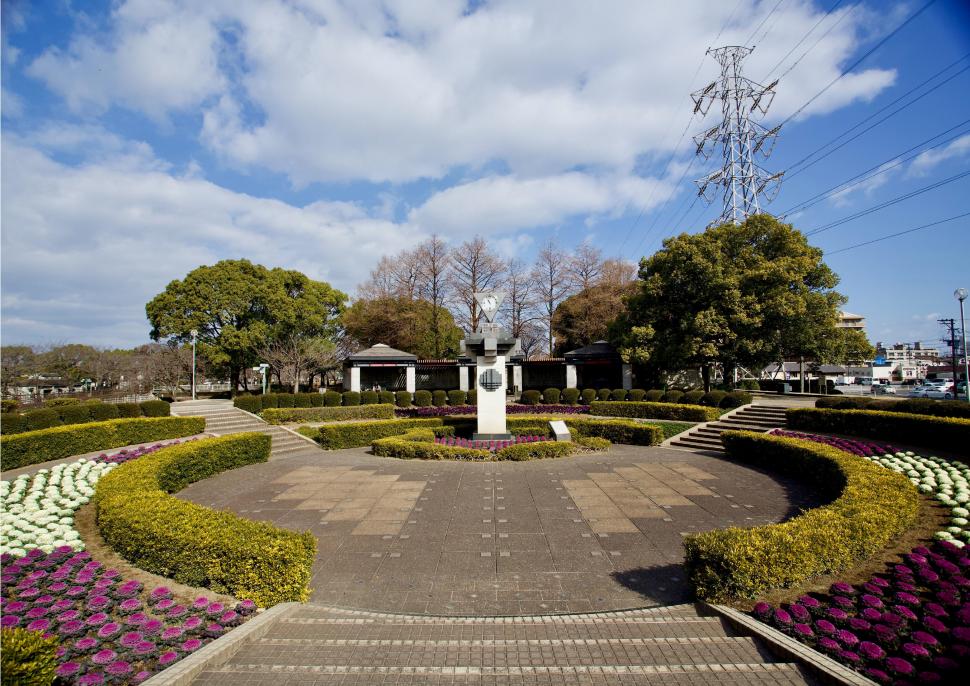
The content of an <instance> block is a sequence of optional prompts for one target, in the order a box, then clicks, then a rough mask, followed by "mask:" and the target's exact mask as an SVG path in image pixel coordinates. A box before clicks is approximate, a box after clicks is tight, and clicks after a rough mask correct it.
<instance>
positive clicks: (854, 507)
mask: <svg viewBox="0 0 970 686" xmlns="http://www.w3.org/2000/svg"><path fill="white" fill-rule="evenodd" d="M721 438H722V440H723V442H724V446H725V449H726V450H727V453H728V456H729V457H730V458H731V459H732V460H736V461H741V462H744V463H748V464H751V465H753V466H756V467H761V468H766V469H770V470H772V471H777V472H780V473H783V474H788V475H794V476H798V477H801V478H806V479H808V480H809V481H811V482H812V483H813V485H814V486H815V487H816V488H818V489H821V491H822V493H823V495H825V496H827V497H830V498H832V499H833V500H832V502H830V503H829V504H828V505H824V506H822V507H817V508H814V509H811V510H807V511H805V512H803V513H802V514H800V515H798V516H796V517H794V518H792V519H789V520H788V521H786V522H783V523H781V524H769V525H766V526H758V527H753V528H747V529H742V528H737V527H731V528H727V529H717V530H714V531H708V532H705V533H700V534H690V535H688V536H687V537H686V538H685V540H684V549H685V551H686V561H685V567H686V569H687V573H688V577H689V579H690V582H691V584H692V585H693V587H694V591H695V593H696V594H697V597H699V598H702V599H704V600H712V601H720V600H724V599H727V598H752V597H755V596H757V595H758V594H761V593H763V592H765V591H767V590H768V589H772V588H785V587H789V586H792V585H795V584H798V583H801V582H802V581H805V580H806V579H809V578H811V577H814V576H819V575H822V574H833V573H838V572H841V571H843V570H845V569H848V568H850V567H852V566H853V565H854V564H856V563H857V562H859V561H861V560H864V559H866V558H867V557H869V556H871V555H872V554H874V553H875V552H877V551H878V550H879V549H880V548H882V547H883V546H885V545H886V544H887V543H889V542H890V541H891V540H892V539H893V538H894V537H895V536H897V535H898V534H900V533H902V532H903V531H905V530H906V529H907V528H908V527H909V526H911V525H912V524H913V523H914V522H915V521H916V518H917V516H918V513H919V507H920V499H919V495H918V493H917V491H916V489H915V488H914V487H913V486H912V484H910V483H909V480H908V479H907V478H906V477H905V476H903V475H901V474H896V473H895V472H892V471H890V470H887V469H884V468H883V467H880V466H878V465H875V464H872V463H871V462H867V461H865V460H860V459H859V458H858V457H855V456H853V455H850V454H848V453H845V452H843V451H841V450H839V449H837V448H834V447H831V446H827V445H822V444H819V443H809V442H807V441H799V440H797V439H789V438H779V437H774V436H766V435H764V434H755V433H750V432H736V431H729V432H725V433H723V434H721Z"/></svg>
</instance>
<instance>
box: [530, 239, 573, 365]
mask: <svg viewBox="0 0 970 686" xmlns="http://www.w3.org/2000/svg"><path fill="white" fill-rule="evenodd" d="M569 269H570V260H569V256H568V255H567V254H566V253H564V252H563V251H562V250H560V249H559V246H558V245H557V244H556V242H555V241H554V240H553V239H551V238H550V239H549V241H548V242H547V243H546V244H545V246H543V248H542V250H540V251H539V254H538V255H537V256H536V261H535V264H534V265H533V266H532V279H533V280H534V281H535V284H536V290H537V300H538V302H539V307H540V311H541V314H542V319H543V323H544V324H545V328H546V332H547V334H548V343H549V355H550V356H551V355H552V354H553V349H554V347H555V336H554V335H553V332H552V316H553V314H555V312H556V307H557V306H558V305H559V303H560V302H562V300H563V299H565V298H566V296H568V295H569V292H570V285H571V284H570V278H569V277H570V272H569Z"/></svg>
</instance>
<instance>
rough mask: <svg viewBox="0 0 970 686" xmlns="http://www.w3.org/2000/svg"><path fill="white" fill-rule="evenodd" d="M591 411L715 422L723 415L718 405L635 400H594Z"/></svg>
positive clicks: (621, 415)
mask: <svg viewBox="0 0 970 686" xmlns="http://www.w3.org/2000/svg"><path fill="white" fill-rule="evenodd" d="M589 413H590V414H593V415H599V416H601V417H630V418H637V419H674V420H679V421H687V422H713V421H715V420H716V419H717V418H718V417H720V416H721V413H720V412H719V411H718V409H717V408H716V407H706V406H704V405H688V404H686V403H654V402H637V401H634V400H594V401H593V402H591V403H590V404H589Z"/></svg>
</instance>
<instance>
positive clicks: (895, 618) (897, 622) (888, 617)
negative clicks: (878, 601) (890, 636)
mask: <svg viewBox="0 0 970 686" xmlns="http://www.w3.org/2000/svg"><path fill="white" fill-rule="evenodd" d="M881 621H882V623H883V624H885V625H886V626H891V627H893V628H894V629H898V628H899V627H901V626H902V625H903V624H905V623H906V621H905V620H904V619H903V618H902V617H900V616H899V615H894V614H893V613H892V612H884V613H883V614H882V619H881Z"/></svg>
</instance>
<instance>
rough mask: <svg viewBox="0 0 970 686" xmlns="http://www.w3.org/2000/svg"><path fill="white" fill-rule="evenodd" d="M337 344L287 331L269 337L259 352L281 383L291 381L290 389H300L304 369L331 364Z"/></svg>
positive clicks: (297, 391) (315, 368)
mask: <svg viewBox="0 0 970 686" xmlns="http://www.w3.org/2000/svg"><path fill="white" fill-rule="evenodd" d="M336 351H337V348H336V346H335V345H334V344H333V343H332V342H331V341H329V340H327V339H326V338H318V337H313V338H310V337H305V336H298V335H290V336H286V337H284V338H281V339H278V340H275V341H272V342H271V343H269V344H268V345H266V346H264V347H263V349H262V350H260V356H261V358H262V359H264V360H266V361H267V362H268V363H269V365H270V366H271V367H272V368H273V370H274V371H275V372H276V374H277V377H278V378H279V379H280V383H283V380H284V379H285V380H286V381H290V382H292V383H293V392H294V393H299V392H300V380H301V379H302V378H303V374H304V373H306V372H312V373H313V374H314V375H315V374H316V373H317V371H319V370H321V369H325V368H327V367H330V366H333V365H334V364H335V362H336V359H337V352H336Z"/></svg>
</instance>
